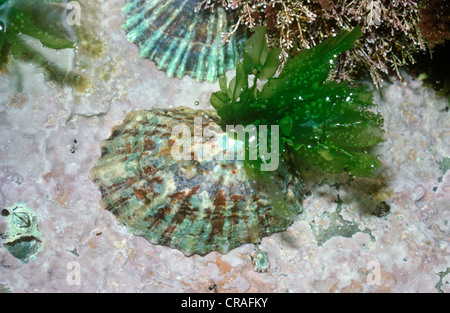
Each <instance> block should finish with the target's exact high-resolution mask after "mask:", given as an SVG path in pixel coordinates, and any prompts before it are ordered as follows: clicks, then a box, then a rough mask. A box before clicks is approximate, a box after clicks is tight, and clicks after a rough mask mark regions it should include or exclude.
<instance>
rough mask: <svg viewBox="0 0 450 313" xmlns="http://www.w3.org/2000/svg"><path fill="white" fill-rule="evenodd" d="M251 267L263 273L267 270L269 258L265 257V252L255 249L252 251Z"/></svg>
mask: <svg viewBox="0 0 450 313" xmlns="http://www.w3.org/2000/svg"><path fill="white" fill-rule="evenodd" d="M251 259H252V265H253V269H254V270H255V271H256V272H258V273H265V272H267V271H268V270H269V266H270V264H269V259H268V257H267V253H266V252H264V251H262V250H260V249H259V248H257V249H256V251H255V252H253V253H252V256H251Z"/></svg>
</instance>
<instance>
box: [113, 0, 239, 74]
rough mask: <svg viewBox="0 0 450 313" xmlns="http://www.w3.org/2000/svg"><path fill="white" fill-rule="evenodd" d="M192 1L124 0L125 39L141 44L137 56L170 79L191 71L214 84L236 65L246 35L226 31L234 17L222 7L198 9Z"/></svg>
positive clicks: (195, 2)
mask: <svg viewBox="0 0 450 313" xmlns="http://www.w3.org/2000/svg"><path fill="white" fill-rule="evenodd" d="M199 2H201V1H195V0H167V1H161V0H128V1H127V3H126V5H125V6H124V8H123V12H124V13H125V14H126V21H125V23H124V25H123V26H122V27H123V28H124V29H125V31H126V32H127V39H128V40H129V41H130V42H133V43H135V44H136V45H138V46H139V49H140V52H139V55H140V57H142V58H148V59H150V60H152V61H153V62H155V64H156V66H157V68H158V69H161V70H164V71H165V72H166V74H167V76H168V77H178V78H182V77H183V76H184V75H186V74H187V75H189V76H191V77H193V78H194V79H196V80H197V81H207V82H214V81H215V80H216V79H217V77H218V74H220V73H221V72H224V71H227V70H229V69H232V68H234V67H235V66H236V60H238V58H239V56H240V54H241V47H242V46H243V42H244V38H240V39H239V38H237V37H239V36H237V37H236V36H234V35H233V36H232V38H231V41H230V42H228V43H223V41H222V36H223V34H224V33H230V32H231V31H232V30H231V26H232V25H233V24H234V21H233V16H232V15H230V14H226V13H225V10H224V9H223V8H222V7H218V8H215V9H214V10H213V11H212V12H210V11H209V10H198V11H197V10H196V8H197V5H198V4H199Z"/></svg>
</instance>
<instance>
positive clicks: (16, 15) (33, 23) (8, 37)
mask: <svg viewBox="0 0 450 313" xmlns="http://www.w3.org/2000/svg"><path fill="white" fill-rule="evenodd" d="M38 2H42V3H44V2H57V1H48V0H41V1H38ZM35 5H36V3H34V2H30V1H25V0H0V68H1V67H3V66H4V65H5V64H6V62H7V59H8V55H9V53H10V52H11V54H12V55H13V57H14V58H15V59H17V58H20V57H21V56H22V55H26V54H28V53H29V49H28V47H27V46H26V45H25V44H24V42H23V39H22V34H25V35H28V36H30V37H33V38H36V39H38V40H39V41H40V42H41V43H42V45H44V46H45V47H48V48H51V49H58V50H59V49H67V48H73V47H74V42H73V41H71V40H68V39H66V38H63V35H62V34H60V33H55V31H54V29H51V28H50V27H46V26H45V25H44V23H40V22H39V21H38V19H36V16H35V15H34V11H33V10H34V7H35ZM47 24H48V23H47Z"/></svg>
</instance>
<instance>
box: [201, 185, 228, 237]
mask: <svg viewBox="0 0 450 313" xmlns="http://www.w3.org/2000/svg"><path fill="white" fill-rule="evenodd" d="M213 205H214V212H213V214H212V215H211V220H210V222H211V225H212V229H211V232H210V233H209V236H208V239H207V241H206V244H208V245H210V244H211V243H212V242H214V237H215V236H217V235H218V234H221V233H222V231H223V225H224V224H225V216H224V215H223V213H224V211H225V207H226V205H227V201H226V199H225V196H224V194H223V190H222V189H220V190H219V192H218V193H217V194H216V197H215V198H214V202H213Z"/></svg>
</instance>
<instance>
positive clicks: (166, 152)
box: [91, 107, 303, 255]
mask: <svg viewBox="0 0 450 313" xmlns="http://www.w3.org/2000/svg"><path fill="white" fill-rule="evenodd" d="M195 117H201V118H202V122H203V128H206V126H214V125H215V126H217V129H218V130H217V133H211V134H212V136H221V135H222V136H225V138H226V140H230V141H233V139H231V138H230V137H227V135H226V133H224V132H222V131H221V130H220V128H219V127H218V124H217V121H218V117H217V115H216V114H215V112H213V111H201V110H192V109H188V108H185V107H180V108H176V109H170V110H164V109H152V110H144V111H136V112H132V113H129V114H128V115H127V116H126V118H125V121H124V122H123V124H121V125H119V126H116V127H114V128H113V131H112V135H111V137H110V138H109V139H107V140H105V141H104V142H103V143H102V145H101V157H100V159H98V160H97V161H96V163H95V166H94V168H93V169H92V171H91V178H92V179H93V180H94V182H95V183H96V184H97V185H98V186H99V188H100V191H101V193H102V200H101V206H102V207H103V208H104V209H106V210H109V211H111V212H112V213H113V214H114V215H115V216H116V217H117V219H118V220H119V221H120V222H121V223H123V224H125V225H126V226H127V228H128V230H129V231H130V232H131V233H133V234H135V235H138V236H143V237H145V238H147V239H148V240H149V241H150V242H151V243H153V244H161V245H165V246H169V247H172V248H176V249H179V250H181V251H182V252H183V253H184V254H185V255H192V254H200V255H204V254H207V253H209V252H210V251H219V252H221V253H226V252H228V251H229V250H230V249H233V248H235V247H238V246H240V245H242V244H245V243H258V242H259V241H260V238H261V237H263V236H267V235H270V234H271V233H274V232H279V231H283V230H285V229H286V228H287V227H288V226H289V225H290V223H291V221H290V220H288V219H285V218H282V217H280V216H279V215H277V214H275V212H274V210H273V206H272V202H271V199H270V197H269V196H268V193H267V190H266V189H265V188H266V187H265V186H263V185H261V184H257V183H252V182H251V181H250V178H249V177H248V175H247V173H246V171H245V169H244V167H243V161H240V160H227V158H225V160H216V159H212V160H211V159H210V160H206V159H199V160H195V159H192V160H179V161H175V160H174V159H173V157H172V154H171V150H172V145H173V144H174V142H175V140H177V139H178V138H179V137H178V135H173V134H172V128H173V127H174V126H177V125H180V124H185V125H187V126H189V127H190V128H191V130H194V118H195ZM191 133H192V134H194V131H192V132H191ZM210 140H211V137H204V138H203V139H202V141H201V142H202V144H203V143H206V142H208V141H210ZM193 141H194V140H192V141H191V143H192V142H193ZM236 143H237V142H236ZM239 143H240V142H239ZM192 146H193V147H194V145H192ZM193 151H194V150H193ZM280 164H281V166H282V167H283V168H282V169H281V170H278V171H277V173H284V174H277V180H276V181H275V184H276V185H277V187H278V188H279V189H280V191H281V192H282V194H283V197H284V200H285V201H286V203H288V204H289V205H290V206H291V208H292V209H293V210H294V211H295V212H293V213H294V214H298V213H299V212H300V210H301V204H300V202H299V199H300V198H301V195H302V191H303V189H302V188H303V187H302V183H301V182H300V181H299V179H298V178H297V177H296V176H295V175H291V174H290V173H289V171H288V170H287V167H284V166H285V165H284V163H282V162H280Z"/></svg>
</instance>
